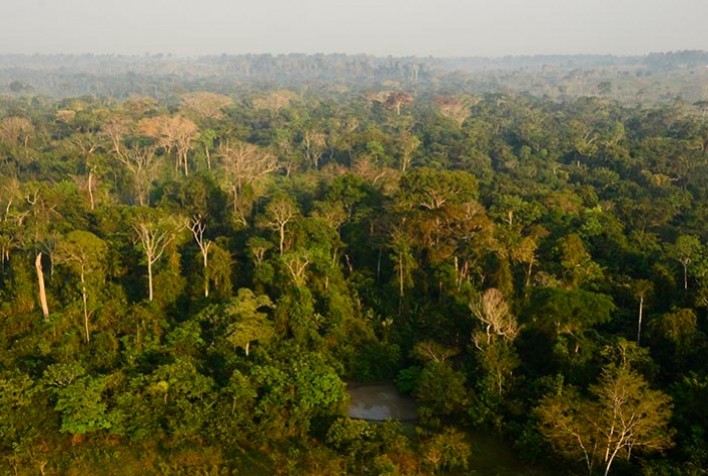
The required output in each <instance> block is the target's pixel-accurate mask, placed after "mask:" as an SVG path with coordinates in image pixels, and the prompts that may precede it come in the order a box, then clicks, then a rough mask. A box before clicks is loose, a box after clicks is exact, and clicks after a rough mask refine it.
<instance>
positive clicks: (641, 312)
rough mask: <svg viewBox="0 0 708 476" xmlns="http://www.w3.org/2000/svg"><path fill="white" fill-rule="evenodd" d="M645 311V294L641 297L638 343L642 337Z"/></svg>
mask: <svg viewBox="0 0 708 476" xmlns="http://www.w3.org/2000/svg"><path fill="white" fill-rule="evenodd" d="M643 312H644V296H641V297H640V298H639V318H638V319H637V344H639V339H641V337H642V316H643Z"/></svg>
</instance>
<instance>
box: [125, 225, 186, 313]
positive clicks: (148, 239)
mask: <svg viewBox="0 0 708 476" xmlns="http://www.w3.org/2000/svg"><path fill="white" fill-rule="evenodd" d="M145 215H146V216H138V217H137V218H136V219H135V222H134V223H133V231H134V232H135V236H136V238H137V240H138V242H139V245H140V248H141V249H142V250H143V253H144V254H145V263H146V265H147V270H148V300H149V301H150V302H152V300H153V297H154V293H153V268H152V267H153V265H154V264H155V263H156V262H157V261H158V260H159V259H160V258H161V257H162V255H163V254H164V253H165V250H166V249H167V246H168V245H169V244H170V243H172V241H173V240H174V239H175V238H176V237H177V233H179V231H181V230H182V228H183V227H184V223H183V222H182V221H181V220H179V219H177V218H175V217H171V216H167V217H156V216H152V217H151V216H149V215H150V214H147V213H146V214H145Z"/></svg>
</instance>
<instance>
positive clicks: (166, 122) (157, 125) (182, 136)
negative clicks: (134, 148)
mask: <svg viewBox="0 0 708 476" xmlns="http://www.w3.org/2000/svg"><path fill="white" fill-rule="evenodd" d="M136 131H137V132H138V133H139V134H141V135H143V136H145V137H149V138H151V139H153V140H154V141H155V144H156V145H157V146H158V147H161V148H163V149H164V150H165V153H166V154H167V155H171V153H172V151H173V150H174V151H176V157H175V169H177V170H179V168H180V167H182V169H183V171H184V174H185V175H189V161H188V155H189V151H190V150H191V149H192V143H193V142H194V141H195V140H196V139H197V138H198V137H199V128H198V127H197V125H196V124H195V123H194V122H192V121H190V120H189V119H187V118H185V117H183V116H180V115H176V116H157V117H151V118H145V119H141V120H140V121H139V122H138V124H137V128H136Z"/></svg>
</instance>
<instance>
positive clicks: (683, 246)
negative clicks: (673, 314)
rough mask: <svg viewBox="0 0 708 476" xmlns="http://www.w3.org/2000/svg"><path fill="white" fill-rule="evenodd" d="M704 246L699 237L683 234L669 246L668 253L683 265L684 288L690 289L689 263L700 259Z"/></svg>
mask: <svg viewBox="0 0 708 476" xmlns="http://www.w3.org/2000/svg"><path fill="white" fill-rule="evenodd" d="M702 249H703V246H702V245H701V242H700V240H699V239H698V237H695V236H691V235H681V236H679V237H678V238H677V239H676V242H675V243H674V244H673V245H670V246H669V247H668V255H669V257H671V258H672V259H675V260H676V261H678V262H679V263H681V265H682V266H683V289H688V265H689V264H691V263H692V262H694V261H696V260H698V259H699V258H700V256H701V252H702Z"/></svg>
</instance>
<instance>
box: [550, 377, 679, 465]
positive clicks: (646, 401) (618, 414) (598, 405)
mask: <svg viewBox="0 0 708 476" xmlns="http://www.w3.org/2000/svg"><path fill="white" fill-rule="evenodd" d="M590 393H591V395H592V397H593V398H591V399H588V398H584V397H581V396H580V394H579V393H577V392H576V391H574V390H573V389H572V388H568V387H561V388H560V389H559V391H558V392H557V393H555V394H551V395H547V396H546V397H544V398H543V399H542V400H541V403H540V405H539V407H538V408H537V410H536V412H537V415H538V418H539V429H540V431H541V433H542V434H543V435H544V436H545V437H546V438H547V439H548V441H550V442H551V444H552V445H553V446H554V447H555V448H556V449H557V450H558V451H559V452H560V453H562V454H564V455H566V456H568V457H571V458H576V457H577V458H580V459H581V460H583V461H584V462H585V466H586V468H587V470H588V474H593V473H594V470H595V467H596V465H601V466H602V468H603V474H605V476H606V475H607V474H609V472H610V469H611V467H612V464H613V463H614V461H615V460H616V459H618V458H624V459H630V457H631V456H632V453H633V452H634V453H636V452H647V453H648V452H652V451H659V450H662V449H665V448H669V447H670V446H671V445H672V433H671V430H670V429H669V427H668V425H669V419H670V417H671V409H672V405H671V400H670V398H669V397H668V396H666V395H665V394H664V393H663V392H661V391H659V390H652V389H651V388H649V385H648V384H647V382H646V381H645V380H644V378H643V377H642V376H641V375H639V374H638V373H636V372H634V371H632V370H631V369H630V368H629V367H628V366H619V367H617V366H612V365H611V366H609V367H608V368H606V369H605V370H604V371H603V373H602V377H601V378H600V381H599V383H598V384H596V385H593V386H591V387H590Z"/></svg>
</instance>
